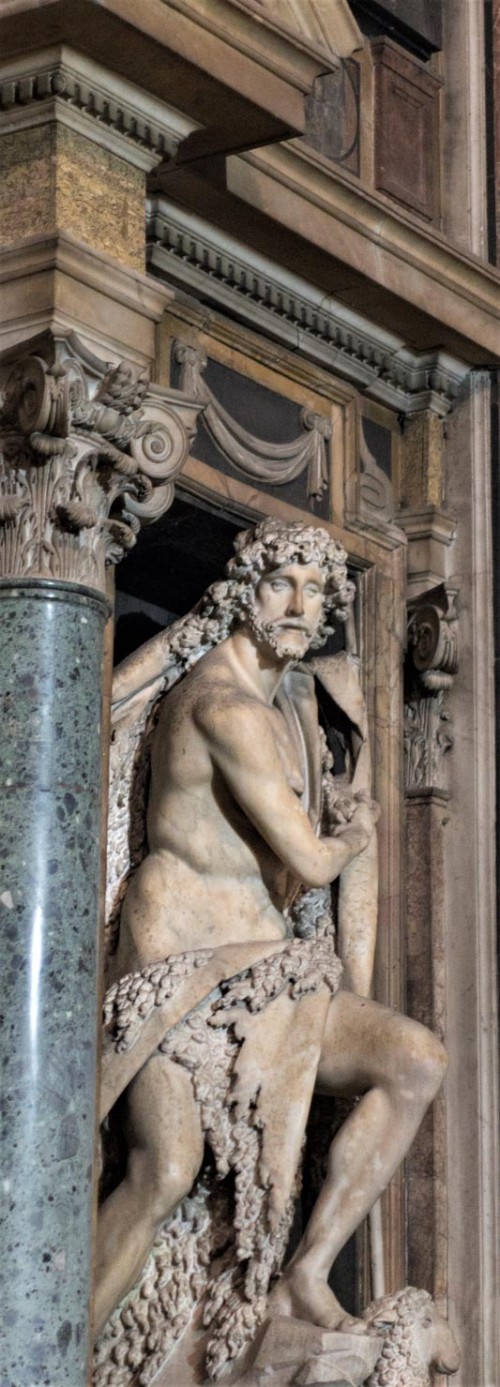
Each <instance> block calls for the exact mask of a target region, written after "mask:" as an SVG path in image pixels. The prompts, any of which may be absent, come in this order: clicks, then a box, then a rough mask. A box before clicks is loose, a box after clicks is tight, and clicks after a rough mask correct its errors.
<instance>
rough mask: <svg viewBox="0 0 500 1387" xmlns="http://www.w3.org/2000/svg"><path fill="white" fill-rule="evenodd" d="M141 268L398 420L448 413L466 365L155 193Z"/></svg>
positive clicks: (149, 215) (151, 201)
mask: <svg viewBox="0 0 500 1387" xmlns="http://www.w3.org/2000/svg"><path fill="white" fill-rule="evenodd" d="M147 242H148V249H147V254H148V266H149V269H150V270H151V271H152V272H153V273H154V274H155V275H156V276H158V277H159V278H161V279H163V280H164V281H166V282H167V283H168V284H171V285H174V286H178V287H179V288H180V289H183V290H184V291H187V292H189V293H190V294H191V295H193V294H194V295H195V296H196V298H197V299H199V300H200V301H201V302H202V303H209V304H211V305H214V306H215V307H217V308H218V309H219V310H220V311H221V312H224V313H229V314H230V315H231V316H232V317H234V318H237V319H238V320H239V321H240V322H243V323H244V324H245V325H246V326H248V327H250V328H254V329H255V330H257V331H260V332H262V331H264V332H265V333H266V335H268V336H269V335H270V336H272V337H273V338H274V339H275V340H278V341H279V342H281V343H282V344H283V345H284V346H286V347H288V348H292V350H295V351H300V352H301V354H302V355H304V356H306V357H308V358H309V359H310V360H313V361H314V362H316V363H317V364H318V365H321V366H323V367H325V366H326V367H327V369H329V370H331V371H334V372H335V374H336V375H338V376H339V377H340V378H341V379H343V380H347V381H349V382H350V383H351V384H353V385H355V386H356V387H357V389H358V390H360V391H361V392H362V393H363V394H366V395H367V396H368V398H370V399H373V400H377V401H378V402H379V403H380V404H384V405H387V406H388V407H389V408H392V409H397V410H398V411H399V412H400V413H402V414H409V413H413V412H415V411H419V410H423V409H430V410H432V411H433V412H434V413H436V414H438V415H439V416H440V417H444V416H446V415H447V414H448V413H449V411H450V409H451V408H452V406H453V403H454V401H455V399H456V397H457V395H458V393H459V390H460V386H461V384H462V381H463V380H464V379H465V377H466V375H467V374H468V371H469V367H468V366H467V365H466V364H465V363H464V362H463V361H459V360H458V359H457V358H455V357H452V356H450V355H449V353H447V352H442V351H439V350H436V351H432V352H423V353H422V352H421V353H419V352H412V351H410V350H409V349H408V348H407V347H406V346H405V342H404V339H403V338H402V337H398V336H396V334H394V333H391V332H388V331H387V330H386V329H385V328H382V327H380V326H379V325H378V324H376V323H373V322H371V321H370V320H369V319H367V318H363V317H362V316H361V315H360V314H359V313H355V312H352V311H351V310H350V309H349V308H346V307H345V305H344V304H342V303H340V302H339V301H337V300H335V299H334V298H333V297H330V296H329V295H325V294H324V293H322V291H321V289H319V288H317V287H316V286H314V285H313V284H310V283H308V282H307V280H304V279H302V278H300V277H299V276H298V275H295V274H292V273H290V272H289V271H288V270H286V269H285V268H284V267H283V266H281V265H279V264H278V263H276V262H274V261H272V260H269V259H267V257H265V256H263V255H260V254H259V253H258V252H257V251H255V250H253V249H252V248H251V247H250V246H246V245H244V243H243V242H242V241H240V240H238V239H237V238H236V237H232V236H230V235H228V234H227V233H226V232H219V231H218V230H217V229H216V228H215V227H214V226H212V225H211V224H210V223H209V222H208V221H205V220H204V219H203V218H202V217H199V216H198V215H195V214H194V213H192V212H189V211H187V210H186V209H184V208H180V207H178V206H176V205H175V204H174V203H172V202H169V201H167V199H166V198H165V197H163V196H162V195H158V196H155V197H152V198H151V199H150V200H149V203H148V218H147Z"/></svg>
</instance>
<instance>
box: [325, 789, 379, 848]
mask: <svg viewBox="0 0 500 1387" xmlns="http://www.w3.org/2000/svg"><path fill="white" fill-rule="evenodd" d="M361 808H363V809H368V810H369V812H370V814H371V820H370V837H371V834H372V832H373V829H374V827H375V824H376V822H377V819H378V818H379V815H380V809H379V806H378V804H377V802H376V800H374V799H371V797H370V795H369V794H368V791H367V790H358V791H357V792H356V793H354V794H353V792H352V790H341V791H340V793H339V794H337V795H335V798H333V797H332V799H331V800H330V803H329V804H328V822H329V828H330V833H332V834H333V835H334V836H336V837H338V836H339V835H340V834H341V833H342V832H343V830H344V829H345V828H346V826H347V825H348V824H353V823H354V822H356V825H358V824H359V826H361V825H362V824H363V823H365V820H366V826H367V827H368V820H367V819H366V815H365V816H361V818H360V817H359V814H358V811H359V809H361Z"/></svg>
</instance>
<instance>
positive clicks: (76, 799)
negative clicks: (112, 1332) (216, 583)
mask: <svg viewBox="0 0 500 1387" xmlns="http://www.w3.org/2000/svg"><path fill="white" fill-rule="evenodd" d="M106 614H107V605H106V602H105V600H104V599H103V598H101V597H100V595H99V594H97V593H94V592H92V591H91V590H90V589H85V588H78V587H76V585H65V584H63V583H57V582H45V583H43V582H39V581H36V580H35V581H31V582H30V581H29V580H28V581H25V582H17V583H16V584H13V583H9V582H5V581H4V582H2V583H0V622H1V628H0V629H1V633H2V640H1V648H0V726H1V732H2V735H1V739H0V922H1V933H0V950H1V972H2V979H3V991H4V1027H3V1041H2V1093H3V1110H2V1133H1V1142H2V1172H1V1180H2V1188H3V1200H4V1212H5V1216H6V1217H5V1227H4V1229H3V1231H2V1237H1V1238H0V1249H1V1250H0V1259H1V1260H0V1266H1V1271H0V1276H1V1283H0V1301H1V1304H2V1311H1V1314H2V1318H3V1323H4V1330H5V1331H6V1336H5V1342H4V1348H3V1350H2V1351H1V1354H0V1362H1V1363H2V1368H1V1371H0V1383H1V1385H2V1387H35V1384H36V1387H38V1384H42V1383H43V1384H48V1385H49V1384H50V1387H85V1384H86V1382H87V1353H88V1309H89V1306H88V1301H89V1266H90V1261H91V1230H92V1159H93V1146H94V1130H95V1126H94V1124H95V1071H96V996H97V928H96V922H97V918H98V896H99V833H100V815H101V785H100V716H101V708H100V704H101V663H102V635H103V626H104V621H105V618H106Z"/></svg>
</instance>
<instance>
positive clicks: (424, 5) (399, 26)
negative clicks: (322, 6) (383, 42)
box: [350, 0, 469, 59]
mask: <svg viewBox="0 0 500 1387" xmlns="http://www.w3.org/2000/svg"><path fill="white" fill-rule="evenodd" d="M350 3H351V9H352V12H353V14H354V17H355V19H357V21H358V24H359V26H360V29H361V30H362V32H363V33H364V34H366V36H367V38H378V37H379V36H382V35H387V37H389V38H392V39H395V41H396V43H400V44H401V46H402V47H403V48H407V49H408V50H409V52H411V53H415V55H416V56H417V57H419V58H424V59H425V58H428V57H429V56H430V54H431V53H433V52H436V50H438V49H441V48H442V46H443V0H350ZM465 3H466V4H468V3H469V0H465Z"/></svg>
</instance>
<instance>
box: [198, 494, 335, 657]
mask: <svg viewBox="0 0 500 1387" xmlns="http://www.w3.org/2000/svg"><path fill="white" fill-rule="evenodd" d="M234 547H235V554H234V558H232V559H229V562H228V563H227V564H226V574H225V577H224V578H222V579H221V580H220V581H219V582H216V583H212V586H211V587H209V588H208V590H207V592H206V593H205V594H204V596H203V597H202V599H201V602H200V604H199V606H198V608H196V609H195V612H194V613H190V615H189V617H187V618H184V620H183V621H182V622H181V623H179V626H178V627H177V628H176V629H175V630H174V632H173V633H172V638H171V648H172V652H173V653H175V655H176V657H177V658H179V656H180V657H181V661H182V663H183V664H184V666H185V668H186V669H188V668H190V667H191V666H192V665H193V664H195V663H196V662H197V660H198V659H200V657H201V656H202V655H204V654H206V653H207V651H208V650H209V649H212V648H213V647H214V646H215V645H218V644H219V643H220V641H223V640H225V639H226V637H227V636H229V635H230V634H231V631H234V629H235V628H236V627H237V626H239V625H241V623H242V621H244V619H245V613H246V612H248V610H249V609H250V608H251V606H252V604H253V601H254V598H255V589H256V587H257V584H258V582H259V580H260V579H261V578H262V577H263V576H264V574H266V573H272V572H273V570H276V569H277V568H283V567H284V566H285V565H287V564H292V563H299V564H308V563H315V564H317V565H318V567H319V568H320V569H321V571H322V572H323V574H324V576H325V592H324V602H323V616H322V619H321V621H320V624H319V626H318V630H317V632H316V635H315V636H314V639H313V640H312V641H311V647H312V648H315V649H318V648H319V647H320V646H322V645H324V643H325V641H326V640H327V638H328V636H329V635H331V633H332V631H333V630H334V628H335V625H336V624H337V623H338V622H343V621H346V619H347V616H348V614H349V608H350V606H351V603H352V601H353V597H354V591H355V589H354V584H353V583H351V582H350V580H349V578H348V577H347V555H346V552H345V550H344V549H343V548H342V545H341V544H339V543H338V541H337V540H336V539H333V538H332V536H331V535H329V534H328V531H327V530H324V529H322V527H321V526H315V525H304V524H303V523H302V521H300V520H294V521H291V522H288V521H286V520H274V519H267V520H261V521H260V524H258V525H256V527H255V529H253V530H243V531H241V532H240V534H238V535H237V536H236V540H235V545H234Z"/></svg>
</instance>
